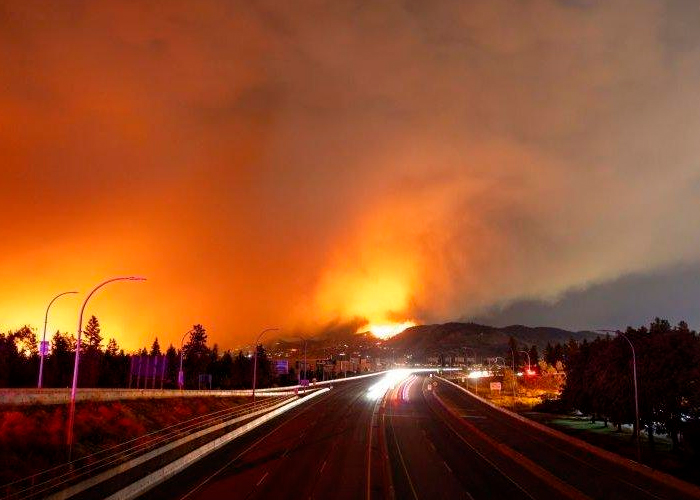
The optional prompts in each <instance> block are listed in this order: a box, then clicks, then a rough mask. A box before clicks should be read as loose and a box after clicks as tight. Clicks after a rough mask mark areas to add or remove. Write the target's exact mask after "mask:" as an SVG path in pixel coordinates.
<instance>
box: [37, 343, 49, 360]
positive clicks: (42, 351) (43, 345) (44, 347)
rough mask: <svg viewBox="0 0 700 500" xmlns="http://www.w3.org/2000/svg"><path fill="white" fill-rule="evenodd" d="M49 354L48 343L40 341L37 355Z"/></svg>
mask: <svg viewBox="0 0 700 500" xmlns="http://www.w3.org/2000/svg"><path fill="white" fill-rule="evenodd" d="M48 353H49V341H48V340H42V341H40V342H39V354H41V355H42V356H46V355H47V354H48Z"/></svg>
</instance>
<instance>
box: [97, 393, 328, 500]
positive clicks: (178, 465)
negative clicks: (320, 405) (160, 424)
mask: <svg viewBox="0 0 700 500" xmlns="http://www.w3.org/2000/svg"><path fill="white" fill-rule="evenodd" d="M329 390H330V389H328V388H324V389H318V390H316V391H314V392H312V393H311V394H309V395H308V396H306V397H303V398H299V399H297V400H296V401H292V402H291V403H287V404H286V405H284V406H281V407H279V408H276V409H275V410H272V411H270V412H268V413H266V414H264V415H262V416H260V417H258V418H256V419H255V420H253V421H251V422H248V423H247V424H245V425H242V426H241V427H239V428H237V429H235V430H233V431H231V432H229V433H228V434H225V435H224V436H221V437H218V438H216V439H215V440H214V441H211V442H209V443H207V444H205V445H204V446H201V447H199V448H198V449H196V450H194V451H192V452H190V453H188V454H187V455H185V456H183V457H180V458H178V459H177V460H175V461H173V462H171V463H169V464H168V465H166V466H165V467H161V468H160V469H158V470H157V471H154V472H152V473H150V474H148V475H147V476H146V477H143V478H141V479H139V480H138V481H135V482H133V483H132V484H130V485H129V486H127V487H126V488H123V489H121V490H119V491H117V492H116V493H114V494H112V495H110V496H108V497H107V500H132V499H134V498H137V497H139V496H140V495H143V494H144V493H145V492H146V491H148V490H150V489H151V488H153V487H154V486H156V485H158V484H160V483H162V482H163V481H166V480H167V479H169V478H171V477H172V476H174V475H175V474H177V473H178V472H180V471H182V470H183V469H185V468H187V467H188V466H190V465H191V464H192V463H194V462H196V461H197V460H200V459H202V458H204V457H205V456H207V455H209V454H210V453H212V452H213V451H215V450H218V449H219V448H221V447H222V446H224V445H226V444H228V443H229V442H231V441H233V440H234V439H236V438H238V437H240V436H242V435H244V434H247V433H248V432H250V431H252V430H253V429H255V428H256V427H259V426H260V425H262V424H264V423H265V422H268V421H270V420H272V419H273V418H275V417H277V416H278V415H281V414H282V413H285V412H287V411H289V410H291V409H292V408H295V407H297V406H299V405H301V404H304V403H305V402H307V401H309V400H310V399H312V398H315V397H317V396H320V395H321V394H323V393H325V392H328V391H329Z"/></svg>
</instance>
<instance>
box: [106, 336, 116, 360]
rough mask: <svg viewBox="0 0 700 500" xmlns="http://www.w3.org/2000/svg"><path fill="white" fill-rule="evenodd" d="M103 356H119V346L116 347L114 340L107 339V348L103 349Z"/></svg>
mask: <svg viewBox="0 0 700 500" xmlns="http://www.w3.org/2000/svg"><path fill="white" fill-rule="evenodd" d="M105 354H106V355H107V356H112V357H116V356H117V354H119V346H118V345H117V341H116V339H109V342H107V347H106V348H105Z"/></svg>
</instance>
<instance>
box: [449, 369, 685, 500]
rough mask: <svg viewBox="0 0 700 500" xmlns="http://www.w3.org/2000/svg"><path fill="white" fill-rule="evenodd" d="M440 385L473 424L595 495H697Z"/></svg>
mask: <svg viewBox="0 0 700 500" xmlns="http://www.w3.org/2000/svg"><path fill="white" fill-rule="evenodd" d="M437 391H438V394H439V395H440V396H441V397H443V400H444V401H445V402H446V403H447V404H448V405H451V406H452V407H453V408H454V409H455V410H456V411H458V412H461V413H462V414H463V415H464V416H465V419H468V424H469V425H473V426H474V427H475V428H476V429H477V430H478V431H481V432H483V433H485V434H487V435H488V436H489V437H491V438H493V439H495V440H496V441H498V442H499V443H503V444H504V445H506V446H508V447H509V448H511V449H513V450H515V451H516V452H517V453H520V454H521V455H523V456H525V457H526V458H528V459H530V460H532V461H533V462H535V463H536V464H538V465H539V466H540V467H542V468H543V469H545V470H546V471H548V472H549V473H551V474H552V475H554V476H555V477H557V478H559V479H561V480H562V481H565V482H566V483H567V484H569V485H571V486H573V487H574V488H576V489H577V490H579V491H581V492H582V493H584V494H586V495H588V496H590V497H592V498H605V499H651V498H655V499H659V498H669V499H684V498H693V497H689V496H687V495H684V494H682V493H681V492H678V491H676V490H675V489H672V488H670V487H668V486H667V485H664V484H662V483H659V482H658V481H653V480H651V479H650V478H648V477H646V476H643V475H641V474H638V473H634V472H631V471H629V470H628V469H626V468H625V467H622V466H620V465H618V464H616V463H614V462H611V461H609V460H606V459H604V458H600V457H598V456H597V455H593V454H591V453H589V452H587V451H585V450H583V449H581V448H579V447H577V446H575V445H572V444H570V443H569V442H567V441H565V440H563V439H559V438H556V437H554V436H551V435H549V434H546V433H544V432H542V431H539V430H537V429H535V428H534V427H531V426H528V425H527V424H524V423H522V422H520V421H518V420H516V419H513V418H512V417H509V416H508V415H506V414H504V413H503V412H500V411H498V410H496V409H494V408H491V407H490V406H488V405H486V404H484V403H482V402H481V401H478V400H477V399H475V398H473V397H471V396H469V395H467V394H465V393H464V392H463V391H460V390H459V389H457V388H455V387H453V386H451V385H449V384H446V383H444V382H441V383H440V384H439V385H438V388H437ZM470 417H471V418H470Z"/></svg>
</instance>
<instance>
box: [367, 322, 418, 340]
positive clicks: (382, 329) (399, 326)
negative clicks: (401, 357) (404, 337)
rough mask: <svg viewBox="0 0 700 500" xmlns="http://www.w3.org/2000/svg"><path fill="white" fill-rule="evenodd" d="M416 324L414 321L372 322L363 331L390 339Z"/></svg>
mask: <svg viewBox="0 0 700 500" xmlns="http://www.w3.org/2000/svg"><path fill="white" fill-rule="evenodd" d="M412 326H416V323H415V322H413V321H410V320H409V321H404V322H403V323H382V324H370V325H369V326H367V327H364V328H361V330H363V331H369V332H371V333H372V335H374V336H375V337H377V338H380V339H383V340H385V339H389V338H391V337H393V336H394V335H398V334H399V333H401V332H403V331H404V330H405V329H406V328H410V327H412Z"/></svg>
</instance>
